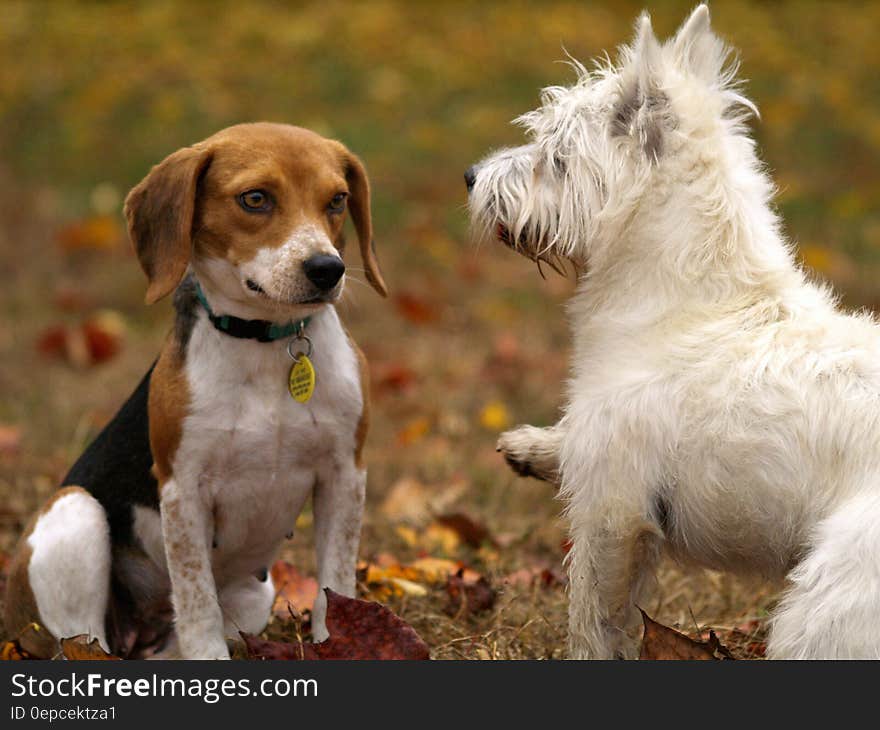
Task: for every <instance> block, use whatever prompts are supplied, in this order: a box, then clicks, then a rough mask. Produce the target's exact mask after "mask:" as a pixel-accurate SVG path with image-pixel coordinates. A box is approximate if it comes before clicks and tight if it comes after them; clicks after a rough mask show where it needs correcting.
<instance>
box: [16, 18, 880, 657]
mask: <svg viewBox="0 0 880 730" xmlns="http://www.w3.org/2000/svg"><path fill="white" fill-rule="evenodd" d="M692 4H693V3H692V2H691V1H690V0H686V1H685V2H657V3H651V4H650V9H651V10H652V13H653V17H654V26H655V29H656V30H657V32H658V33H659V34H661V35H663V34H668V33H671V32H672V31H673V30H674V28H675V26H676V24H677V23H678V22H680V20H681V19H682V18H683V17H684V16H685V14H686V13H687V11H688V10H689V9H690V7H691V5H692ZM206 7H207V6H205V5H200V4H185V5H184V4H179V3H173V2H170V1H167V2H151V3H148V4H147V3H145V4H143V5H142V6H132V5H130V4H128V3H117V2H105V3H100V4H75V3H67V4H60V3H59V4H54V5H52V6H42V5H37V4H33V3H25V2H8V3H5V4H4V10H3V16H4V17H3V23H2V25H0V60H2V65H3V68H4V73H3V74H2V76H0V148H2V149H3V150H4V153H3V157H2V160H0V267H2V271H3V272H4V278H3V286H2V287H0V312H2V315H3V316H2V318H0V362H2V367H0V555H5V554H8V553H9V551H10V550H11V549H12V547H13V544H14V542H15V540H16V538H17V536H18V535H19V533H20V531H21V529H22V527H23V525H24V523H25V521H26V520H27V518H28V516H29V514H30V513H31V512H32V511H33V510H34V509H35V508H36V507H37V506H38V505H39V504H40V502H41V501H42V500H44V499H45V498H46V497H47V495H49V494H50V493H51V492H52V491H53V490H54V489H55V488H56V486H57V483H58V480H59V479H60V478H61V477H62V476H63V474H64V473H65V471H66V470H67V468H68V467H69V466H70V464H71V463H72V462H73V460H74V459H75V458H76V457H77V455H78V454H79V453H80V452H81V451H82V449H83V447H84V446H85V445H86V443H87V442H88V441H89V440H90V439H91V438H92V437H94V435H95V434H96V433H97V432H98V430H99V429H100V428H101V426H102V425H103V424H104V423H106V421H107V420H108V419H109V418H110V417H111V416H112V414H113V412H114V411H115V409H116V408H117V407H118V406H119V405H120V404H121V402H122V401H123V400H124V399H125V397H126V396H127V395H128V393H129V392H130V391H131V389H132V388H133V387H134V385H135V384H136V383H137V381H138V379H139V378H140V376H141V375H142V373H143V372H144V370H145V369H146V368H147V366H148V364H149V363H150V362H151V360H152V358H153V357H154V356H155V354H156V353H157V351H158V349H159V346H160V343H161V341H162V338H163V337H164V336H165V333H166V332H167V330H168V328H169V326H170V322H171V319H170V307H169V305H168V304H167V303H162V304H160V305H156V306H154V307H151V308H147V307H145V306H144V305H143V292H144V281H143V277H142V274H141V273H140V271H139V269H138V267H137V263H136V260H135V259H134V257H133V255H132V254H131V252H130V250H129V246H128V244H127V242H126V240H125V238H124V235H123V232H122V228H121V218H120V215H119V209H120V205H121V197H122V196H123V195H124V193H125V192H126V191H127V190H128V189H129V188H130V187H131V186H132V185H133V184H134V183H135V182H137V181H138V180H139V179H140V178H141V177H142V176H143V175H144V174H145V173H146V171H147V170H148V169H149V166H150V165H151V164H154V163H155V162H157V161H159V160H160V159H161V158H162V157H163V156H165V155H166V154H168V153H170V152H172V151H173V150H175V149H177V148H178V147H180V146H183V145H185V144H189V143H192V142H194V141H197V140H198V139H200V138H202V137H204V136H207V135H208V134H210V133H211V132H213V131H215V130H216V129H218V128H220V127H222V126H225V125H227V124H231V123H235V122H239V121H248V120H257V119H269V120H274V121H287V122H291V123H296V124H300V125H303V126H308V127H311V128H313V129H315V130H317V131H320V132H322V133H324V134H328V135H331V136H335V137H337V138H339V139H341V140H343V141H344V142H346V143H347V144H348V145H349V146H350V147H351V148H352V149H353V150H355V151H356V152H357V153H359V154H360V155H361V156H362V157H363V159H364V161H365V162H366V164H367V167H368V169H369V171H370V173H371V176H372V180H373V188H374V192H375V199H374V213H375V223H376V245H377V250H378V253H379V256H380V259H381V262H382V264H383V268H384V270H385V278H386V280H387V281H388V283H389V286H390V288H391V291H392V296H391V298H390V299H389V300H382V299H380V298H379V297H378V296H376V295H375V294H374V293H373V292H372V290H370V289H369V288H368V287H367V286H366V285H364V284H363V282H362V281H360V282H359V281H357V279H358V278H360V279H362V275H361V274H360V273H359V272H358V271H357V269H356V268H355V269H354V270H353V277H352V279H353V281H352V282H351V283H350V284H349V287H348V292H347V294H346V296H345V301H344V302H343V303H342V304H341V305H340V311H341V314H342V317H343V319H344V320H345V322H346V324H347V325H348V326H349V327H350V329H351V330H352V332H353V334H354V336H355V338H356V340H357V341H358V342H359V343H360V345H361V346H362V348H363V349H364V351H365V352H366V354H367V356H368V358H369V360H370V363H371V368H372V372H373V386H372V396H373V401H374V417H373V427H372V430H371V433H370V437H369V442H368V448H367V454H366V457H367V462H368V463H369V467H370V477H369V496H368V502H367V515H366V523H365V526H364V532H363V540H362V546H361V556H362V559H363V560H364V561H370V560H372V561H378V562H382V561H385V562H386V563H387V562H388V561H389V560H391V559H392V558H393V559H395V560H398V561H401V562H403V563H408V562H410V561H412V560H413V559H415V558H417V557H419V556H420V555H423V554H428V555H431V556H436V557H448V558H451V559H454V560H456V561H462V562H463V563H464V564H466V565H467V566H469V567H470V568H472V569H473V570H475V571H478V572H479V573H481V574H483V575H485V576H487V577H488V578H489V579H490V581H491V582H492V584H493V585H494V586H495V587H496V588H497V589H498V590H499V598H498V600H497V602H496V604H495V607H494V608H493V609H492V610H490V611H488V612H484V613H482V614H477V615H453V616H448V615H447V614H446V613H444V610H443V609H444V607H445V606H446V600H447V599H446V595H445V591H444V590H443V588H442V587H439V586H430V587H429V588H428V592H427V595H422V596H420V595H410V594H407V593H405V592H404V593H403V595H392V596H390V597H387V599H386V600H388V602H389V604H390V605H391V606H392V608H394V610H395V611H397V612H398V613H399V614H400V615H401V616H403V617H404V618H405V619H406V620H407V621H409V622H410V623H411V624H412V625H413V626H415V627H416V629H417V630H418V631H419V632H420V633H421V634H422V636H423V637H424V638H425V640H426V641H427V642H428V644H429V645H430V646H431V648H432V655H433V656H434V657H436V658H556V657H561V656H562V655H563V652H564V646H565V589H564V587H562V586H558V585H551V586H549V587H545V586H544V585H543V584H542V583H541V582H540V581H539V582H538V583H535V584H533V585H528V582H527V581H520V582H512V583H511V582H508V583H505V582H504V580H503V578H504V577H505V576H509V575H510V574H512V573H517V574H519V575H522V572H521V571H523V569H536V568H546V569H551V570H554V569H555V570H561V562H562V557H563V552H564V547H563V543H564V540H565V534H564V530H563V526H562V524H561V522H560V520H559V517H558V515H559V512H560V508H561V505H560V504H559V502H557V501H556V500H555V497H554V492H553V489H552V487H550V486H548V485H546V484H543V483H540V482H536V481H533V480H529V479H519V478H517V477H515V476H514V475H512V474H511V473H510V472H509V470H508V469H507V468H506V467H505V466H504V464H503V463H502V461H501V459H500V458H499V457H498V455H497V454H496V453H495V451H494V444H495V439H496V437H497V435H498V433H499V431H501V430H503V429H504V428H505V427H507V426H508V425H512V424H515V423H533V424H537V425H545V424H549V423H552V422H553V420H554V418H555V417H556V414H557V412H558V409H559V407H560V404H561V393H562V383H563V381H564V379H565V377H566V372H567V356H568V340H569V338H568V334H567V328H566V322H565V310H564V303H565V300H566V298H567V297H568V296H569V294H570V292H571V290H572V287H573V281H572V280H571V277H569V278H567V279H566V278H564V277H559V276H557V275H556V274H554V273H552V272H550V273H548V274H547V279H546V280H545V279H542V277H541V276H540V275H539V273H538V272H537V271H536V269H535V268H534V266H532V265H531V264H529V263H528V262H526V261H524V260H522V259H520V258H518V257H516V256H515V255H514V254H512V253H510V252H509V251H507V250H505V249H503V248H501V247H500V246H491V245H485V246H482V247H475V246H474V245H472V243H471V242H470V240H469V238H468V235H467V217H466V212H465V209H464V203H465V191H464V185H463V182H462V173H463V171H464V170H465V169H466V168H467V167H468V166H469V165H470V164H471V163H472V162H474V161H475V160H477V159H478V158H479V157H480V156H481V155H482V154H484V153H485V152H486V151H488V150H489V149H491V148H493V147H497V146H500V145H504V144H515V143H517V142H518V141H519V140H520V139H521V135H520V132H519V130H518V129H516V128H515V127H512V126H511V125H510V124H509V122H510V120H511V119H512V118H513V117H515V116H516V115H518V114H520V113H522V112H525V111H527V110H529V109H531V108H533V107H534V106H535V104H536V103H537V93H538V89H539V88H540V87H541V86H544V85H548V84H551V83H565V82H567V81H570V80H571V78H572V76H571V71H570V69H569V68H568V67H567V66H565V65H564V64H559V63H556V61H558V60H559V59H562V58H564V54H565V52H566V51H567V52H568V53H571V54H572V55H573V56H575V57H577V58H580V59H582V60H586V59H589V58H591V57H593V56H595V55H597V54H599V53H601V52H602V51H603V50H606V49H607V50H608V51H609V52H612V50H613V47H614V45H615V44H616V43H618V42H621V41H624V40H626V39H627V38H628V36H629V34H630V28H631V23H632V21H633V19H634V18H635V16H636V15H637V13H638V12H639V10H641V8H642V3H635V2H623V3H621V2H614V3H612V2H592V3H583V2H572V3H563V2H548V3H545V4H541V5H538V6H536V5H534V4H528V3H500V2H499V3H494V2H487V3H479V4H464V3H462V4H446V3H444V4H442V5H441V4H436V5H433V4H413V3H403V2H370V3H358V4H349V3H342V2H333V1H329V2H321V3H315V4H305V5H301V6H297V7H295V8H292V7H283V6H281V5H280V4H277V3H272V2H262V1H260V0H254V1H253V2H250V3H246V4H240V3H229V4H218V5H212V6H211V8H212V9H211V11H210V13H209V12H208V11H207V9H206ZM827 7H828V6H827V5H826V4H822V3H812V2H787V3H786V2H780V3H763V2H745V1H735V2H729V3H723V4H722V3H718V4H717V7H714V8H713V24H714V26H715V28H716V29H717V30H718V32H720V33H721V34H722V35H723V36H724V37H726V38H727V39H728V40H729V41H730V42H732V43H733V44H734V45H736V46H737V47H738V48H739V49H740V50H741V52H742V60H743V65H742V75H743V76H744V77H745V78H748V79H751V80H750V81H749V82H748V83H747V85H746V87H745V88H746V91H747V93H748V94H749V95H750V96H751V98H753V99H754V100H755V101H756V102H757V104H758V106H759V108H760V109H761V111H762V119H761V120H760V121H758V122H755V124H754V129H755V132H756V136H757V138H758V141H759V145H760V147H761V151H762V156H763V157H764V158H765V159H766V160H767V162H768V164H769V166H770V168H771V171H772V174H773V176H774V179H775V180H776V181H777V183H778V184H779V188H780V194H779V197H778V205H779V209H780V212H781V214H782V215H783V217H784V218H785V221H786V229H787V231H788V232H789V234H790V236H791V237H792V239H793V240H794V241H795V242H796V243H797V245H798V247H799V254H800V255H801V256H802V258H803V260H804V261H805V263H806V265H808V266H809V267H812V268H813V269H814V270H815V272H816V275H817V276H819V277H824V278H826V279H828V280H830V281H831V282H833V283H834V284H835V285H836V286H837V287H838V288H839V290H840V291H841V292H842V294H843V297H844V301H845V302H846V304H848V305H850V306H871V305H873V304H874V303H875V302H876V301H878V298H877V287H876V283H875V282H876V281H877V274H878V262H880V256H878V254H880V211H878V208H877V206H876V200H877V199H878V193H880V178H878V175H877V170H878V169H880V82H878V78H880V75H878V74H877V68H878V66H880V46H878V44H877V43H876V39H875V35H876V32H875V29H876V27H877V25H878V22H880V6H878V5H876V4H871V5H862V4H852V5H850V4H835V6H834V10H833V14H832V15H831V16H830V17H829V16H828V15H827V12H828V11H827ZM349 257H350V258H349V263H350V264H351V265H352V266H353V267H360V266H361V264H360V262H359V261H357V259H356V253H355V252H354V251H351V252H350V254H349ZM108 312H109V314H108ZM97 313H103V315H101V316H99V317H98V320H97V324H95V321H94V320H93V321H92V325H91V326H90V328H89V329H88V332H87V333H86V334H79V335H78V334H77V332H81V330H79V329H78V328H80V326H81V325H82V323H83V322H85V321H87V320H89V319H90V318H94V317H95V316H96V314H97ZM59 327H61V328H62V329H61V330H58V329H57V328H59ZM53 328H56V329H55V330H53ZM65 328H66V329H65ZM120 331H121V332H122V336H121V340H120V344H121V346H120V348H119V351H118V352H117V353H115V354H114V355H113V356H110V357H108V358H107V359H106V360H105V361H104V362H102V363H99V364H92V361H93V360H94V359H95V358H96V357H98V358H99V359H100V357H101V356H102V355H110V352H111V350H112V347H111V348H110V349H108V348H107V344H108V342H107V338H103V339H102V333H104V334H106V333H108V332H109V333H111V334H112V335H114V336H115V333H117V332H120ZM95 332H98V334H97V335H96V334H95ZM53 337H54V339H53ZM65 338H66V339H65ZM89 338H91V339H89ZM110 339H111V340H112V337H111V338H110ZM87 340H88V341H87ZM88 342H91V349H89V345H88ZM110 344H111V345H112V342H111V343H110ZM40 345H42V346H40ZM407 480H409V481H407ZM401 482H403V485H404V486H401ZM413 483H415V484H416V486H415V487H413V486H412V485H413ZM407 484H409V485H410V487H412V488H411V489H409V491H407V488H406V485H407ZM419 485H420V486H419ZM395 486H397V488H398V493H405V494H410V495H412V494H413V493H415V494H416V495H417V496H416V497H412V498H410V499H404V500H403V502H404V504H405V506H404V507H400V505H399V503H398V504H395V502H394V500H392V501H391V502H390V503H389V500H388V498H389V495H390V494H392V492H393V490H394V488H395ZM419 495H421V496H419ZM419 505H420V506H419ZM431 509H433V510H434V512H437V513H450V512H462V513H465V514H466V515H468V516H469V517H471V518H472V519H474V520H477V521H479V522H480V523H482V524H484V525H485V526H486V527H487V528H488V530H489V531H490V533H491V535H492V536H494V538H495V540H496V543H497V544H496V545H495V546H492V545H491V544H489V545H486V544H484V546H483V548H482V549H474V548H471V547H468V546H467V545H465V544H464V543H462V542H461V541H460V540H456V539H454V538H450V537H449V535H448V534H447V533H443V532H442V531H439V532H438V531H437V530H434V531H433V532H432V531H431V529H429V526H430V524H431V522H432V517H431ZM407 512H409V513H410V514H409V515H408V516H407V514H406V513H407ZM300 527H301V529H299V530H298V531H297V534H296V536H295V537H294V539H293V540H292V541H291V543H290V544H289V545H288V546H287V547H286V548H285V550H284V554H283V557H284V558H285V559H286V560H288V561H290V562H292V563H294V564H295V565H297V566H298V567H299V568H300V569H301V570H302V572H304V573H305V574H312V573H313V564H314V563H313V558H312V554H311V545H312V540H311V527H310V522H309V519H308V516H306V517H305V518H304V519H303V520H301V524H300ZM401 527H404V528H406V527H410V528H412V529H411V530H410V531H409V532H408V531H407V530H406V529H400V528H401ZM412 530H415V535H413V532H412ZM426 531H427V533H428V537H427V538H426V537H425V533H426ZM432 535H433V537H434V538H437V539H435V540H434V541H433V542H432V541H431V539H430V538H431V536H432ZM444 536H445V537H444ZM426 540H428V541H427V542H426ZM518 571H519V573H518ZM775 590H776V588H775V587H770V586H764V585H762V584H756V583H751V582H744V581H740V580H738V579H734V578H732V577H728V576H721V575H717V574H710V573H706V572H703V571H692V570H683V569H679V568H676V567H673V566H671V565H664V567H663V568H662V570H661V571H660V575H659V579H658V591H657V594H656V596H655V597H654V598H653V599H652V601H651V602H650V604H648V605H646V606H644V608H645V609H646V610H647V611H648V612H649V613H651V614H652V615H654V616H655V617H656V618H658V619H659V620H661V621H663V622H664V623H666V624H669V625H677V626H679V627H681V628H682V629H683V630H686V631H689V632H695V631H696V630H697V629H696V627H700V628H702V627H705V626H712V627H715V628H721V629H724V628H732V627H744V628H745V631H746V633H750V632H752V631H753V630H756V631H757V633H758V638H760V626H761V623H760V622H761V621H762V620H763V618H764V617H765V616H766V611H767V608H768V607H769V606H771V605H772V602H773V600H774V597H775ZM755 620H757V621H758V623H757V624H755V623H752V622H753V621H755ZM756 626H757V627H758V628H757V629H755V627H756ZM271 631H272V632H274V635H278V634H279V633H283V632H284V631H288V629H286V628H283V627H282V626H281V624H280V623H279V622H276V624H275V625H273V627H272V628H271ZM11 632H12V630H11V629H10V628H9V627H7V628H6V630H5V631H4V632H3V635H2V638H5V637H8V636H9V635H10V633H11Z"/></svg>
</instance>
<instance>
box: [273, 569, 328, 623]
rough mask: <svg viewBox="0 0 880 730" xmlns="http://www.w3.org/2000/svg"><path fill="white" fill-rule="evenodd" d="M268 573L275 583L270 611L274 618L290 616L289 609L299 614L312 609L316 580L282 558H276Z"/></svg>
mask: <svg viewBox="0 0 880 730" xmlns="http://www.w3.org/2000/svg"><path fill="white" fill-rule="evenodd" d="M270 573H271V575H272V583H273V584H274V585H275V602H274V603H273V605H272V613H273V614H274V615H275V617H276V618H279V619H281V620H283V621H286V620H287V619H289V618H290V613H291V610H293V611H294V612H295V613H299V614H302V613H305V612H306V611H311V610H312V608H313V607H314V605H315V599H316V598H317V597H318V581H317V580H315V579H314V578H313V577H311V576H307V575H303V574H302V573H300V572H299V570H297V568H296V567H295V566H293V565H291V564H290V563H288V562H285V561H284V560H276V561H275V563H274V565H272V570H271V571H270Z"/></svg>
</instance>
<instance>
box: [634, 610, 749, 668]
mask: <svg viewBox="0 0 880 730" xmlns="http://www.w3.org/2000/svg"><path fill="white" fill-rule="evenodd" d="M639 610H640V611H641V609H639ZM642 620H643V621H644V623H645V634H644V637H643V638H642V651H641V653H640V654H639V659H661V660H662V659H666V660H689V661H693V660H697V661H707V660H708V661H714V660H717V659H719V658H720V657H718V656H716V654H717V653H720V654H722V655H723V656H724V658H727V659H731V658H732V657H731V656H730V652H728V651H727V648H726V647H723V646H722V645H721V642H719V641H718V637H717V636H715V633H714V632H711V633H710V636H709V641H705V642H703V641H694V640H693V639H691V638H690V637H688V636H685V635H684V634H682V633H679V632H678V631H676V630H675V629H670V628H669V627H668V626H664V625H663V624H660V623H657V622H656V621H654V619H652V618H651V617H650V616H648V614H646V613H645V612H644V611H642Z"/></svg>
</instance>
